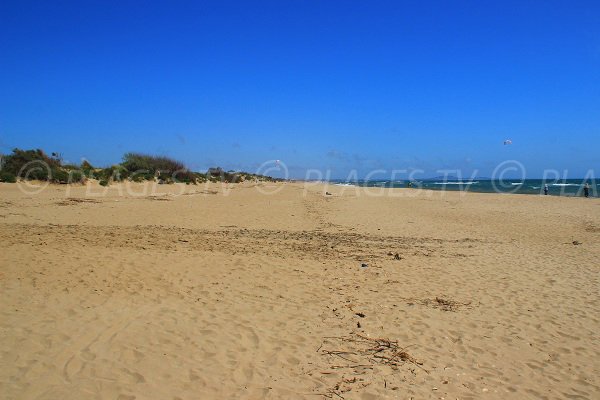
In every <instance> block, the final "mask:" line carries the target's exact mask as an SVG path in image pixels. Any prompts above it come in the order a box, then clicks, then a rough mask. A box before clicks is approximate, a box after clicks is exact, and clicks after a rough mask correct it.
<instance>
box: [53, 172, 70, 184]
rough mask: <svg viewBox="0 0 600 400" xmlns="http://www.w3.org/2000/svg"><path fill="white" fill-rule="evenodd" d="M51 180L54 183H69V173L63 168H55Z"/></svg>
mask: <svg viewBox="0 0 600 400" xmlns="http://www.w3.org/2000/svg"><path fill="white" fill-rule="evenodd" d="M50 180H51V181H52V182H54V183H62V184H64V183H69V173H68V172H67V171H65V170H63V169H58V168H54V169H52V171H51V178H50Z"/></svg>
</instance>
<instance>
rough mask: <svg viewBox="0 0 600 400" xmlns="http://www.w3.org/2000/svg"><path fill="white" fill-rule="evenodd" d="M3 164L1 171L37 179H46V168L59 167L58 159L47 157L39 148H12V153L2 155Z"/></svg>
mask: <svg viewBox="0 0 600 400" xmlns="http://www.w3.org/2000/svg"><path fill="white" fill-rule="evenodd" d="M3 164H4V165H3V168H2V170H3V171H6V172H10V173H12V174H14V175H15V176H19V175H21V177H23V178H25V177H27V178H28V179H39V180H48V178H49V177H48V168H49V169H50V170H52V169H55V168H60V161H59V160H58V159H56V158H52V157H49V156H48V155H46V153H44V152H43V151H42V150H39V149H38V150H21V149H14V150H13V152H12V154H10V155H8V156H5V157H4V160H3ZM28 172H29V174H28Z"/></svg>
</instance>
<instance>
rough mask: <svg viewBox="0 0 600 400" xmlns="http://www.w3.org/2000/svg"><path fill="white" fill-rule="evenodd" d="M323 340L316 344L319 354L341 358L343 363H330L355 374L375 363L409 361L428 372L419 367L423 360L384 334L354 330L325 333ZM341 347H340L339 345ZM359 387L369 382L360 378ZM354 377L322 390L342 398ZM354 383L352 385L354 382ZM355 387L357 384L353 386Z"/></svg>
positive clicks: (396, 363) (397, 363)
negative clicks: (373, 335)
mask: <svg viewBox="0 0 600 400" xmlns="http://www.w3.org/2000/svg"><path fill="white" fill-rule="evenodd" d="M325 339H326V340H325V342H324V343H323V344H322V345H321V347H319V349H320V352H321V354H323V355H327V356H334V357H337V358H340V359H343V360H344V361H347V363H346V364H345V365H332V366H331V367H330V368H331V369H333V370H339V369H345V368H349V369H353V370H354V373H355V374H364V373H365V371H366V370H371V369H373V368H375V366H376V365H387V366H389V367H391V368H392V369H393V370H396V369H398V368H399V367H400V366H402V365H404V364H406V363H410V364H413V365H415V366H417V367H418V368H420V369H421V370H423V371H425V372H426V373H429V371H427V370H426V369H424V368H423V367H422V365H423V363H422V362H421V361H418V360H417V359H416V358H415V357H413V356H411V355H410V354H409V353H408V352H407V351H406V349H407V347H400V345H399V344H398V341H396V340H390V339H386V338H371V337H368V336H364V335H361V334H358V333H353V334H351V335H348V336H333V337H326V338H325ZM334 344H335V345H336V346H337V347H338V348H336V349H326V348H323V347H327V346H328V345H334ZM340 347H343V348H340ZM359 381H361V382H363V383H360V387H365V386H367V385H369V384H370V383H367V382H364V380H363V379H359ZM357 382H358V381H357V378H356V377H354V378H353V379H352V380H347V379H344V380H342V381H341V382H338V383H337V384H336V385H335V386H334V387H332V388H330V389H329V390H328V391H327V392H326V393H325V394H323V395H324V396H325V397H327V398H341V399H343V398H344V397H343V394H344V393H346V392H349V391H351V390H352V389H353V384H356V383H357ZM354 386H355V385H354ZM354 388H356V387H354Z"/></svg>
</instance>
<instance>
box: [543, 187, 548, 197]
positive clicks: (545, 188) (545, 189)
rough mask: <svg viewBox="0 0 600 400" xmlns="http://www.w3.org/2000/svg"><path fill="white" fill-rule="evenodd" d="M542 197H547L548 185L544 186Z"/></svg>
mask: <svg viewBox="0 0 600 400" xmlns="http://www.w3.org/2000/svg"><path fill="white" fill-rule="evenodd" d="M544 195H545V196H548V185H547V184H546V185H544Z"/></svg>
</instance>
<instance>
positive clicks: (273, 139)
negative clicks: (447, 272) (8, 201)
mask: <svg viewBox="0 0 600 400" xmlns="http://www.w3.org/2000/svg"><path fill="white" fill-rule="evenodd" d="M0 37H1V38H2V39H1V40H0V152H4V153H6V152H9V151H10V149H12V148H13V147H21V148H43V149H45V150H46V151H48V152H52V151H60V152H61V153H62V154H63V156H64V158H65V159H67V160H69V161H74V162H77V161H80V160H81V158H82V157H85V158H87V159H89V160H90V161H91V162H92V163H93V164H97V165H107V164H111V163H116V162H119V160H120V157H121V155H122V154H123V153H124V152H127V151H139V152H147V153H153V154H161V155H169V156H172V157H175V158H178V159H181V160H182V161H184V162H186V163H187V164H188V165H189V166H190V167H191V168H193V169H196V170H202V169H205V168H207V167H209V166H214V165H220V166H222V167H225V168H227V169H230V168H231V169H244V170H253V169H255V168H256V167H257V166H258V165H260V164H261V163H262V162H264V161H266V160H271V159H280V160H282V161H283V162H284V163H285V164H286V165H287V166H288V167H289V168H290V170H291V172H292V175H293V176H295V177H302V176H303V174H304V171H305V170H306V169H309V168H317V169H323V170H325V169H330V170H331V171H332V176H333V177H342V178H343V177H345V176H347V174H348V173H349V171H350V170H352V169H357V170H358V172H359V175H362V176H364V175H365V174H367V173H368V171H369V170H371V169H375V168H378V169H386V170H392V169H414V168H417V169H423V170H425V171H426V172H425V175H436V171H437V170H439V169H461V170H462V171H463V174H465V175H468V174H470V173H472V171H473V170H478V171H479V175H482V176H489V175H490V174H491V173H492V170H493V169H494V166H495V165H497V164H498V163H499V162H501V161H502V160H505V159H516V160H519V161H520V162H522V163H523V164H524V165H525V167H526V168H527V173H528V176H529V177H532V178H533V177H540V176H542V171H543V170H544V169H546V168H551V169H557V170H560V171H563V170H568V175H569V176H568V177H578V176H579V177H581V176H584V175H585V174H586V172H587V171H588V170H589V169H594V168H598V164H599V161H600V157H599V156H598V149H599V148H600V2H598V1H562V2H558V1H522V0H520V1H513V2H511V1H500V2H496V3H495V4H494V3H493V2H491V1H490V2H487V1H485V2H483V1H439V2H417V1H389V2H384V1H368V2H367V1H339V2H336V1H269V2H262V1H255V2H230V1H215V2H202V1H189V2H186V1H173V2H166V1H165V2H151V1H146V2H141V1H139V2H128V1H120V2H106V1H73V2H67V1H56V2H54V1H52V2H49V1H36V2H30V1H3V2H1V3H0ZM507 138H510V139H512V140H513V145H512V146H503V145H502V142H503V140H504V139H507ZM599 172H600V171H599ZM599 174H600V173H599ZM599 174H596V175H599Z"/></svg>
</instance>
